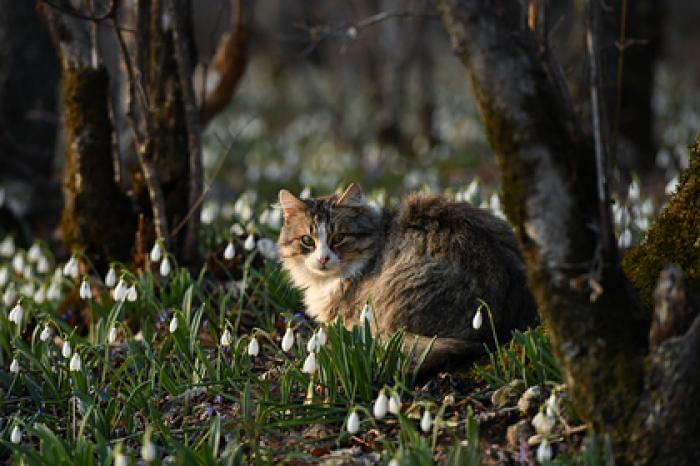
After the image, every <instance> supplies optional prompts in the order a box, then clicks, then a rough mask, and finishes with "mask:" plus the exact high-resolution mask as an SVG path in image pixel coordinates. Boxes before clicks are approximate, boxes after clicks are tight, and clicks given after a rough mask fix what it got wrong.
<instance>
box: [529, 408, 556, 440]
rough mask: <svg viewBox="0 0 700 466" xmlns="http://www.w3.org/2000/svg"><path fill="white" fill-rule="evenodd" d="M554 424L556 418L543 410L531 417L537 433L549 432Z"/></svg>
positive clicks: (544, 433)
mask: <svg viewBox="0 0 700 466" xmlns="http://www.w3.org/2000/svg"><path fill="white" fill-rule="evenodd" d="M555 424H556V419H555V418H554V416H548V415H547V414H545V413H543V412H539V413H537V414H536V415H535V417H534V418H532V427H534V428H535V432H537V433H538V434H543V435H547V434H549V433H550V432H551V431H552V429H553V428H554V425H555Z"/></svg>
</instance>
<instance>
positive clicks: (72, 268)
mask: <svg viewBox="0 0 700 466" xmlns="http://www.w3.org/2000/svg"><path fill="white" fill-rule="evenodd" d="M79 274H80V270H79V268H78V260H77V259H76V258H75V256H73V257H71V258H70V259H69V260H68V262H66V265H64V266H63V275H65V276H66V277H71V278H72V279H74V280H75V279H77V278H78V275H79Z"/></svg>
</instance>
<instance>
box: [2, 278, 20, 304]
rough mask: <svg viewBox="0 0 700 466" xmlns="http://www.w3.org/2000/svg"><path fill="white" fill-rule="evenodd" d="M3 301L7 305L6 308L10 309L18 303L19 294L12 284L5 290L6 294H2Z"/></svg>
mask: <svg viewBox="0 0 700 466" xmlns="http://www.w3.org/2000/svg"><path fill="white" fill-rule="evenodd" d="M2 301H3V303H4V304H5V307H10V306H12V304H14V302H15V301H17V292H16V291H15V287H14V285H13V284H12V283H10V285H9V286H8V287H7V288H5V292H4V293H3V294H2Z"/></svg>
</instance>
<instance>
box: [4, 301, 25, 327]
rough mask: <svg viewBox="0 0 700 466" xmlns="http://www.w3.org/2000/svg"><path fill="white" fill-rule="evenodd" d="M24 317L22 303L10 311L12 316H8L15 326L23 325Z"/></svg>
mask: <svg viewBox="0 0 700 466" xmlns="http://www.w3.org/2000/svg"><path fill="white" fill-rule="evenodd" d="M23 317H24V308H23V307H22V304H21V303H17V304H15V307H13V308H12V310H11V311H10V315H8V316H7V318H8V320H9V321H10V322H14V323H15V325H18V326H19V325H22V318H23Z"/></svg>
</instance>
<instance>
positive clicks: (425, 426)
mask: <svg viewBox="0 0 700 466" xmlns="http://www.w3.org/2000/svg"><path fill="white" fill-rule="evenodd" d="M432 426H433V415H432V414H430V410H429V409H427V408H426V409H425V411H423V417H422V418H421V419H420V428H421V430H422V431H423V432H430V428H431V427H432Z"/></svg>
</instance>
